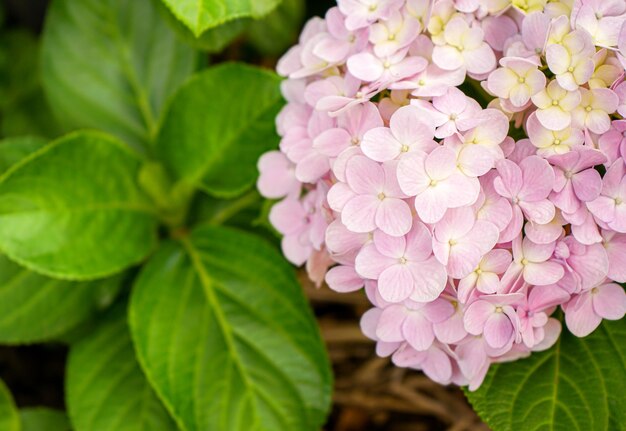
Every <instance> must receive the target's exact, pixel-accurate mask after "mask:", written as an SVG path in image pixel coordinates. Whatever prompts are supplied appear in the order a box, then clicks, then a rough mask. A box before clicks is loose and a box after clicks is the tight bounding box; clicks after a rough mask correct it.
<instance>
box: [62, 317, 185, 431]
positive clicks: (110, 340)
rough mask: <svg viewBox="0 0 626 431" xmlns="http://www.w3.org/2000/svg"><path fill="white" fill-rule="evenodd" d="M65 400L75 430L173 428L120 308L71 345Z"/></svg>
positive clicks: (130, 430)
mask: <svg viewBox="0 0 626 431" xmlns="http://www.w3.org/2000/svg"><path fill="white" fill-rule="evenodd" d="M66 387H67V396H66V402H67V405H68V411H69V415H70V419H71V420H72V425H73V426H74V429H75V431H95V430H97V431H120V430H123V431H156V430H158V431H170V430H171V431H174V430H176V429H177V428H176V426H175V425H174V423H173V421H172V419H171V418H170V417H169V415H168V413H167V411H166V410H165V408H164V407H163V405H162V404H161V403H160V401H159V400H158V398H157V396H156V395H155V393H154V391H153V390H152V389H151V387H150V385H149V383H148V381H147V380H146V378H145V377H144V375H143V374H142V372H141V369H140V368H139V364H137V360H136V359H135V353H134V351H133V345H132V342H131V340H130V336H129V333H128V326H127V324H126V318H125V316H124V313H123V310H122V309H115V310H114V311H113V312H112V314H111V315H110V316H108V318H107V319H106V320H105V321H104V322H103V323H102V324H101V326H100V327H99V328H98V329H97V330H96V331H95V332H94V333H92V334H90V336H88V337H85V338H84V339H83V340H81V341H79V342H78V343H76V344H74V345H72V348H71V349H70V355H69V358H68V365H67V380H66Z"/></svg>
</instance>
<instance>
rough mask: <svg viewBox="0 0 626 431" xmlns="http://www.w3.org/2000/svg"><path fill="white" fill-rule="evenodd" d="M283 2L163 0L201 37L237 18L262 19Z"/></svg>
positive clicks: (274, 0)
mask: <svg viewBox="0 0 626 431" xmlns="http://www.w3.org/2000/svg"><path fill="white" fill-rule="evenodd" d="M280 2H281V0H254V1H251V0H163V3H165V4H166V5H167V7H169V8H170V10H171V11H172V13H173V14H174V15H175V16H176V18H178V19H179V20H180V21H181V22H182V23H183V24H185V25H186V26H187V27H189V29H190V30H191V31H192V32H193V34H195V35H196V37H200V35H201V34H202V33H204V31H206V30H208V29H210V28H213V27H217V26H218V25H220V24H223V23H225V22H227V21H232V20H234V19H237V18H245V17H252V18H260V17H261V16H263V15H265V14H267V13H269V12H271V11H272V9H274V8H275V7H276V6H278V4H279V3H280Z"/></svg>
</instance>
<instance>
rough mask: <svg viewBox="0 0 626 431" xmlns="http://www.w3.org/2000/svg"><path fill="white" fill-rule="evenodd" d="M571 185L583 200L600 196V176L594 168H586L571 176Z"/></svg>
mask: <svg viewBox="0 0 626 431" xmlns="http://www.w3.org/2000/svg"><path fill="white" fill-rule="evenodd" d="M572 185H573V186H574V191H575V192H576V196H578V198H579V199H580V200H581V201H583V202H589V201H592V200H594V199H596V198H597V197H598V196H600V191H601V190H602V178H600V173H599V172H598V171H596V170H595V169H587V170H585V171H582V172H579V173H577V174H576V175H574V176H573V177H572Z"/></svg>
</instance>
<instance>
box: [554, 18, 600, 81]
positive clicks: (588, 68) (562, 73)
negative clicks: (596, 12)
mask: <svg viewBox="0 0 626 431" xmlns="http://www.w3.org/2000/svg"><path fill="white" fill-rule="evenodd" d="M594 53H595V49H594V46H593V42H592V41H591V36H590V35H589V33H587V32H586V31H585V30H575V31H573V32H571V33H568V34H567V35H566V36H565V37H564V38H563V40H562V41H561V42H560V43H553V44H551V45H549V46H548V47H547V49H546V60H547V63H548V67H550V70H551V71H552V72H553V73H554V74H555V75H556V80H557V81H558V82H559V85H560V86H561V87H563V88H564V89H566V90H568V91H575V90H576V89H577V88H578V87H579V86H580V85H583V84H585V83H586V82H587V81H588V80H589V78H591V75H593V70H594V64H593V60H592V56H593V54H594Z"/></svg>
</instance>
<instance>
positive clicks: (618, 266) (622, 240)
mask: <svg viewBox="0 0 626 431" xmlns="http://www.w3.org/2000/svg"><path fill="white" fill-rule="evenodd" d="M604 248H605V249H606V253H607V255H608V259H609V272H608V274H607V275H608V277H609V278H610V279H612V280H615V281H617V282H618V283H626V235H620V234H617V235H615V236H613V237H612V238H611V240H610V241H608V242H607V243H605V245H604Z"/></svg>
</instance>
